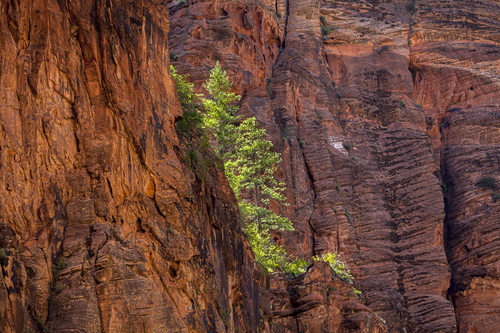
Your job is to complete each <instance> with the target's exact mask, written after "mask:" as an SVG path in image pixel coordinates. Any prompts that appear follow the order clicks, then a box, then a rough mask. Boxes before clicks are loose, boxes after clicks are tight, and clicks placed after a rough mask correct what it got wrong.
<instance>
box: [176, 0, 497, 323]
mask: <svg viewBox="0 0 500 333" xmlns="http://www.w3.org/2000/svg"><path fill="white" fill-rule="evenodd" d="M169 10H170V12H171V17H172V22H171V23H172V31H171V33H170V43H171V46H172V49H173V50H174V51H175V54H174V55H173V56H174V58H175V59H176V61H174V65H175V66H177V67H178V68H179V69H180V72H181V73H182V74H190V78H191V81H193V82H195V83H196V86H197V87H198V88H199V89H200V91H202V89H201V83H202V82H203V81H204V80H206V78H207V77H208V71H209V69H210V67H211V66H213V65H214V64H215V61H221V63H222V64H223V67H224V68H225V69H226V70H227V71H228V74H229V75H230V76H231V78H232V79H233V80H234V82H235V83H236V90H237V91H238V92H239V93H240V94H241V95H242V96H243V98H242V102H241V106H242V111H241V112H242V113H245V114H248V115H255V116H256V117H257V118H258V119H259V121H260V122H261V124H262V125H263V126H264V127H265V128H266V130H267V132H268V134H269V135H270V137H271V138H272V139H273V142H274V145H275V147H276V149H277V150H278V151H280V152H281V153H282V156H283V160H284V162H283V164H282V165H281V169H280V172H281V174H280V178H281V179H282V180H283V181H285V182H286V183H287V186H288V192H287V196H288V198H289V202H290V204H291V205H290V206H289V207H288V208H287V209H283V211H282V213H284V214H286V215H287V216H288V217H289V218H290V219H291V220H292V221H293V222H294V226H295V229H296V231H295V232H294V233H281V234H277V235H276V237H275V239H276V240H278V241H279V242H280V243H281V244H284V245H286V246H287V248H288V249H289V251H290V253H291V254H296V255H300V256H305V257H306V258H310V257H311V256H312V255H313V254H318V253H322V252H325V251H338V252H340V253H342V254H343V256H344V259H345V260H347V262H348V263H349V266H350V268H351V270H352V271H353V273H354V275H355V277H356V279H357V281H358V282H359V283H360V290H361V291H363V297H362V300H363V302H364V304H365V305H366V306H368V307H369V308H370V309H371V310H372V311H375V312H377V313H378V314H379V315H380V318H383V319H384V320H386V321H387V326H388V329H389V331H391V332H392V331H401V332H404V331H406V332H454V331H456V330H457V329H458V330H460V331H463V332H469V331H478V332H490V331H495V329H497V328H496V327H495V324H494V323H496V322H499V321H500V317H499V315H498V313H499V312H498V309H497V308H498V302H497V299H498V297H497V296H498V292H499V289H498V281H499V275H498V267H499V266H498V265H499V261H498V258H497V256H496V255H495V253H497V252H498V244H497V243H498V242H497V240H498V239H500V237H499V236H500V235H499V230H498V228H497V224H498V223H497V222H498V220H499V218H498V209H499V208H498V207H499V205H500V204H499V203H498V202H494V201H495V200H494V199H493V190H484V189H480V188H478V186H476V183H477V182H478V181H479V180H480V178H481V177H482V176H484V175H488V176H492V177H496V179H497V181H498V180H500V174H499V170H500V169H499V166H498V158H497V156H498V121H497V120H498V119H497V118H498V116H499V115H500V112H499V104H498V103H499V102H498V101H499V97H500V92H499V89H498V87H499V86H498V80H499V78H500V77H499V76H498V68H499V62H498V61H499V59H498V55H499V54H500V53H499V50H498V47H499V45H500V44H499V42H500V39H499V32H498V28H497V26H498V24H499V21H498V18H499V17H500V7H499V3H498V2H497V1H468V2H465V1H459V2H456V1H363V0H359V1H337V0H325V1H321V2H320V1H318V0H307V1H298V0H297V1H295V0H289V1H247V2H241V1H224V2H213V3H212V2H208V1H197V2H196V3H187V2H183V1H181V2H179V1H173V2H171V3H170V4H169ZM249 18H251V19H249ZM202 36H203V38H202ZM276 42H278V43H277V44H276ZM263 44H264V45H265V46H262V45H263ZM275 45H276V47H275ZM198 46H201V47H202V48H198ZM276 48H278V54H277V55H276V52H275V50H276ZM443 190H444V191H447V192H446V193H445V194H444V193H443ZM285 289H286V288H282V290H285ZM320 312H321V311H320V310H318V315H319V313H320ZM292 317H293V316H292ZM293 318H295V319H293V320H291V321H292V322H293V323H289V325H288V326H286V327H294V328H293V329H292V328H290V330H291V331H294V330H297V331H300V330H301V329H304V327H302V328H299V326H293V325H297V323H298V321H297V320H298V316H296V317H293ZM339 318H340V317H339ZM275 320H276V319H273V321H275ZM480 323H482V324H480ZM278 331H279V330H278Z"/></svg>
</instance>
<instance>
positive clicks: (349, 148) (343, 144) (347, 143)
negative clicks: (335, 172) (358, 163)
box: [342, 142, 353, 150]
mask: <svg viewBox="0 0 500 333" xmlns="http://www.w3.org/2000/svg"><path fill="white" fill-rule="evenodd" d="M342 146H344V148H345V149H346V150H351V149H352V147H353V144H352V143H349V142H344V143H342Z"/></svg>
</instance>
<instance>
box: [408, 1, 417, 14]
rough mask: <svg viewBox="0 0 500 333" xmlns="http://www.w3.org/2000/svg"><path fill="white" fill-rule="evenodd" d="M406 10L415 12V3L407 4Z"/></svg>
mask: <svg viewBox="0 0 500 333" xmlns="http://www.w3.org/2000/svg"><path fill="white" fill-rule="evenodd" d="M406 10H407V11H409V12H410V13H413V12H414V11H415V5H414V4H412V3H408V4H406Z"/></svg>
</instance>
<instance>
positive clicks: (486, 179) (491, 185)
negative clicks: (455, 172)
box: [476, 176, 497, 191]
mask: <svg viewBox="0 0 500 333" xmlns="http://www.w3.org/2000/svg"><path fill="white" fill-rule="evenodd" d="M476 185H477V186H479V187H480V188H484V189H490V190H493V191H495V190H496V189H497V181H496V179H495V178H493V177H490V176H483V178H481V180H479V182H477V184H476Z"/></svg>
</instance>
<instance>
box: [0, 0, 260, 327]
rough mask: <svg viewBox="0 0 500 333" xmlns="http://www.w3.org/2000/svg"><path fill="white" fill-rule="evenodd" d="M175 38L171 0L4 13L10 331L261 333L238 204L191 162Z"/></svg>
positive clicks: (2, 230)
mask: <svg viewBox="0 0 500 333" xmlns="http://www.w3.org/2000/svg"><path fill="white" fill-rule="evenodd" d="M168 30H169V20H168V11H167V7H166V5H165V4H164V3H162V2H161V1H146V2H136V1H109V2H102V1H55V0H54V1H17V0H13V1H2V2H1V16H0V31H1V32H0V49H1V51H0V64H1V70H0V87H1V88H0V124H1V126H0V183H1V184H2V185H1V186H0V223H1V224H0V248H1V249H2V253H1V254H2V256H1V258H0V260H1V270H0V280H1V281H2V283H1V285H0V331H1V332H5V333H8V332H19V333H20V332H38V331H40V332H42V331H47V332H48V331H49V330H50V332H77V331H78V332H215V331H217V332H222V331H225V330H226V329H228V328H229V327H234V329H235V330H237V331H246V332H254V331H255V330H256V329H257V322H256V320H257V317H258V290H257V289H256V285H255V284H254V279H256V280H257V281H258V280H259V278H260V277H259V276H256V275H254V268H253V262H252V259H251V256H250V251H249V249H248V245H247V243H246V242H245V241H244V239H243V237H242V233H241V228H239V217H238V212H237V208H235V207H236V205H235V199H234V195H233V194H232V192H231V191H230V189H229V186H228V183H227V180H226V179H225V177H224V176H223V174H222V173H221V172H220V171H219V170H217V169H215V168H213V169H212V170H211V177H210V184H209V183H208V182H207V181H206V182H203V181H202V180H200V179H197V178H196V177H195V176H194V174H193V173H191V172H190V171H189V169H188V168H187V167H186V165H185V164H184V163H183V162H182V152H181V151H180V149H179V142H178V138H177V135H176V133H175V129H174V122H175V119H177V118H179V117H181V115H182V111H181V109H180V105H179V102H178V100H177V96H176V91H175V87H174V85H173V82H172V80H171V77H170V75H169V50H168V44H167V34H168ZM243 327H244V328H243Z"/></svg>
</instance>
